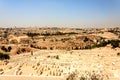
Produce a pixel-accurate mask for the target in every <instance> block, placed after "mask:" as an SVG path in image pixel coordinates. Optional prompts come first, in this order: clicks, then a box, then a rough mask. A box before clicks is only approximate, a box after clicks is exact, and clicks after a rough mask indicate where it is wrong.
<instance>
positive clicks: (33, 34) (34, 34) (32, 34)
mask: <svg viewBox="0 0 120 80" xmlns="http://www.w3.org/2000/svg"><path fill="white" fill-rule="evenodd" d="M38 35H40V34H39V33H30V32H28V33H27V36H28V37H34V36H38Z"/></svg>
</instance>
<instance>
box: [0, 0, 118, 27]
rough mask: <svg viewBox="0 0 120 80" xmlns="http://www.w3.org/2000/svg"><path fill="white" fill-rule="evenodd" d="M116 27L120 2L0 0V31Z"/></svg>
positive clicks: (110, 0)
mask: <svg viewBox="0 0 120 80" xmlns="http://www.w3.org/2000/svg"><path fill="white" fill-rule="evenodd" d="M13 26H17V27H30V26H39V27H44V26H50V27H110V26H113V27H120V0H0V27H13Z"/></svg>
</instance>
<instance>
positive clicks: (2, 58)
mask: <svg viewBox="0 0 120 80" xmlns="http://www.w3.org/2000/svg"><path fill="white" fill-rule="evenodd" d="M4 59H10V56H9V55H8V54H3V53H0V60H4Z"/></svg>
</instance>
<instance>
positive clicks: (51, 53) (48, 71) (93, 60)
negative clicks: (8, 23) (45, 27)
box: [0, 47, 120, 80]
mask: <svg viewBox="0 0 120 80" xmlns="http://www.w3.org/2000/svg"><path fill="white" fill-rule="evenodd" d="M119 51H120V49H111V48H109V47H105V48H96V49H92V50H76V51H75V50H71V51H66V50H38V51H36V52H34V54H33V55H31V54H30V53H28V54H20V55H15V56H12V57H11V59H10V60H9V62H8V63H7V64H4V65H2V64H1V66H0V69H3V73H2V71H1V74H2V76H0V79H1V80H25V79H27V80H34V78H35V76H39V79H40V80H42V79H44V77H45V76H46V79H45V80H47V78H49V80H50V76H55V77H56V76H57V77H56V78H55V77H54V78H52V79H51V80H54V79H55V80H62V79H66V77H67V76H68V75H69V74H70V73H71V72H74V71H78V72H80V73H84V72H85V71H89V72H91V71H100V72H102V74H104V76H105V77H106V80H107V79H109V80H120V64H119V62H120V58H119V57H120V56H117V53H118V52H119ZM56 56H58V57H59V58H56ZM5 75H13V77H14V78H13V77H12V76H9V77H8V76H5ZM16 75H23V76H17V78H16V77H15V76H16ZM24 76H28V78H26V77H24ZM40 76H41V77H43V78H42V79H41V78H40ZM11 77H12V78H11ZM20 77H22V78H20ZM31 77H32V78H31ZM63 77H64V78H63ZM10 78H11V79H10ZM19 78H20V79H19ZM37 78H38V77H36V78H35V80H37ZM58 78H59V79H58Z"/></svg>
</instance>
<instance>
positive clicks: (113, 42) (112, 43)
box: [109, 40, 120, 48]
mask: <svg viewBox="0 0 120 80" xmlns="http://www.w3.org/2000/svg"><path fill="white" fill-rule="evenodd" d="M109 42H110V44H111V45H112V47H113V48H116V47H119V43H120V40H111V41H109Z"/></svg>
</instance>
